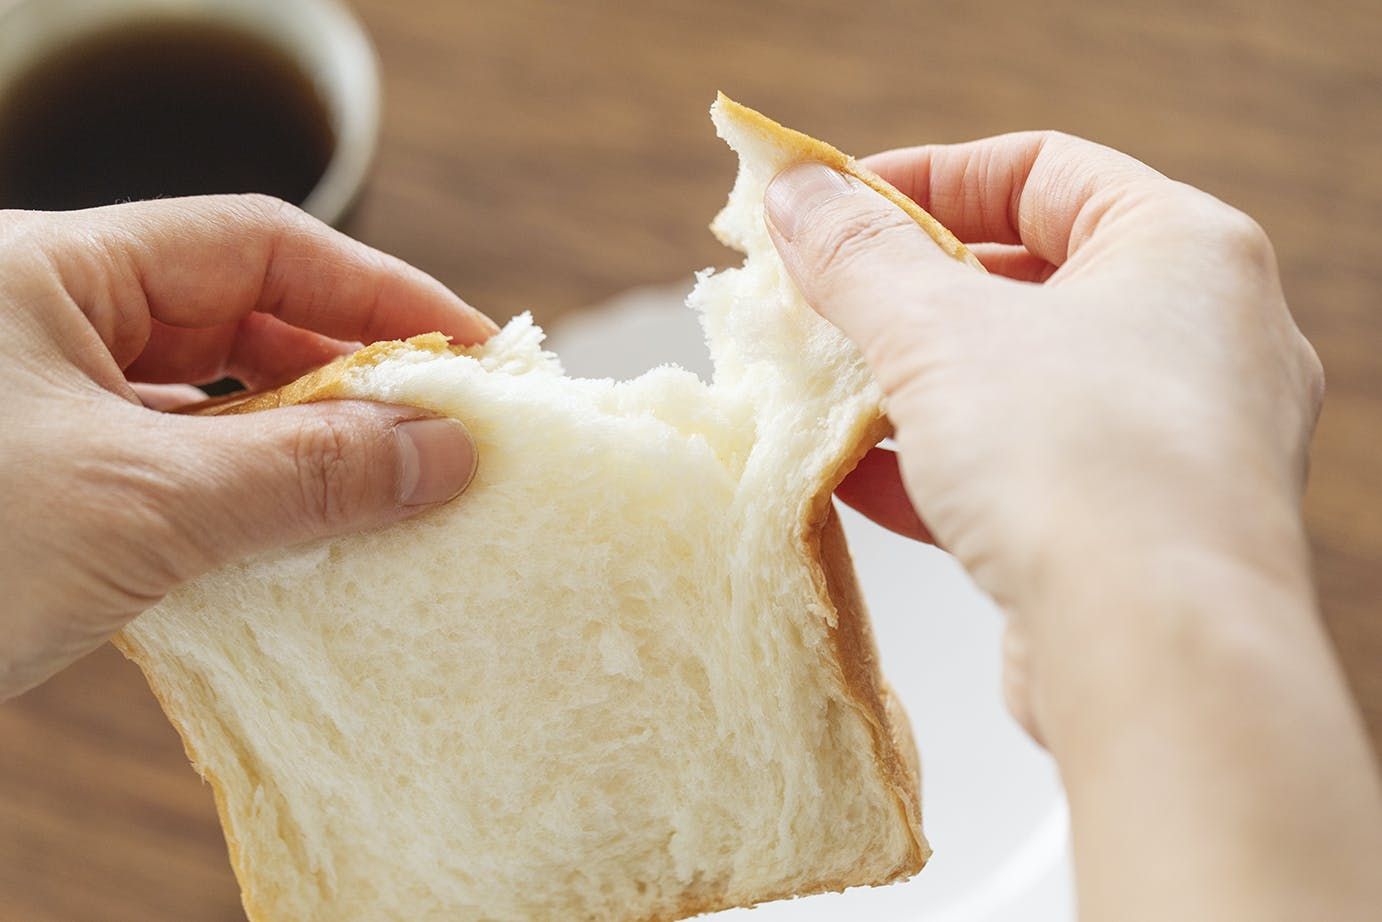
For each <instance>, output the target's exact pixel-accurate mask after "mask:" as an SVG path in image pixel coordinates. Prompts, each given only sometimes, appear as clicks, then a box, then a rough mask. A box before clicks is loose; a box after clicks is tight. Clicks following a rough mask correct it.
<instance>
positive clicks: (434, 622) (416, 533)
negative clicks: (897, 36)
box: [120, 97, 967, 922]
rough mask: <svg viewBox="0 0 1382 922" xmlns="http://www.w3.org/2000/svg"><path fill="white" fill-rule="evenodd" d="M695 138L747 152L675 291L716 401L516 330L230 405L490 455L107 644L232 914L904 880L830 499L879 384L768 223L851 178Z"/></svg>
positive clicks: (182, 597)
mask: <svg viewBox="0 0 1382 922" xmlns="http://www.w3.org/2000/svg"><path fill="white" fill-rule="evenodd" d="M712 117H713V118H714V121H715V125H716V128H717V130H718V131H719V133H720V135H721V136H722V137H724V138H725V140H726V141H727V142H728V143H729V144H730V146H731V147H732V148H734V149H735V150H736V151H737V152H738V153H739V154H740V157H741V167H740V173H739V177H738V180H737V182H736V185H735V188H734V191H733V194H732V195H731V197H730V201H729V204H728V206H727V207H726V209H725V210H724V212H723V213H721V215H720V216H719V217H718V218H717V219H716V222H715V225H714V227H715V229H716V232H717V233H718V234H719V235H720V236H721V237H722V239H724V240H726V242H728V243H730V244H732V245H733V246H735V247H737V248H739V249H741V250H742V251H744V252H745V253H746V256H747V258H746V260H745V262H744V264H743V266H742V267H740V268H737V269H730V270H726V271H723V272H718V273H711V272H708V271H707V272H704V273H701V274H700V276H699V282H698V285H697V287H696V290H695V291H694V292H693V294H692V295H691V297H690V303H691V305H692V307H694V308H695V309H696V310H698V311H699V312H700V314H701V317H702V319H703V325H704V328H705V331H706V335H707V339H708V341H709V344H710V347H711V351H712V354H713V356H714V360H715V369H716V370H715V377H714V380H713V382H711V383H709V384H707V383H703V382H702V381H700V380H699V379H697V378H696V377H695V376H694V375H691V374H689V373H687V372H685V371H682V370H680V369H677V368H673V367H663V368H658V369H655V370H653V371H651V372H648V373H647V374H645V375H643V376H642V377H640V378H638V379H635V380H633V381H627V382H618V383H616V382H612V381H608V380H581V379H571V378H568V377H566V376H565V375H564V374H563V373H562V369H561V366H560V363H559V361H558V359H557V358H556V357H555V356H554V355H552V354H551V353H548V352H545V351H544V350H543V349H542V334H541V331H540V330H538V329H537V328H536V327H535V326H534V325H533V324H532V322H531V320H530V319H529V318H528V317H527V316H521V317H518V318H516V319H514V320H513V321H511V322H510V323H509V324H508V325H507V326H506V327H505V328H504V329H503V331H502V332H500V333H499V334H498V335H496V336H495V337H494V338H493V339H492V340H490V341H489V342H488V343H486V344H485V345H483V346H480V347H477V348H474V349H470V350H462V349H455V348H452V347H450V346H448V344H447V343H446V341H445V339H444V338H443V337H441V336H439V335H435V334H433V335H431V336H424V337H417V338H415V339H413V340H410V341H408V342H406V343H383V344H377V345H375V346H371V347H368V348H367V349H365V350H363V351H362V352H361V353H357V354H356V355H355V356H352V357H350V358H348V359H345V360H342V361H340V362H337V363H333V365H332V366H328V367H327V368H326V369H323V370H321V371H319V372H317V373H314V374H313V375H310V376H308V377H307V378H305V379H303V380H302V381H299V382H296V383H295V384H293V385H290V386H289V387H287V388H284V389H282V390H281V391H279V392H276V393H275V394H273V395H263V396H261V397H258V398H255V399H254V400H251V401H248V402H245V403H242V404H240V405H239V406H234V405H231V406H226V407H221V408H220V411H230V412H241V411H245V410H253V409H257V408H262V407H269V406H275V405H279V404H286V403H295V402H302V401H305V400H314V399H324V398H329V397H361V398H370V399H377V400H384V401H388V402H392V403H403V404H411V405H415V406H419V407H425V408H428V409H430V410H433V411H435V412H437V413H441V414H446V415H450V416H453V417H455V418H457V419H460V420H463V421H464V422H465V424H466V426H467V427H468V428H469V429H470V431H471V433H472V435H473V436H474V438H475V441H476V443H477V446H478V448H479V455H480V459H481V460H480V466H479V469H478V471H477V473H476V476H475V479H474V481H473V482H472V484H471V486H470V489H469V491H468V492H467V493H466V494H465V496H464V497H463V498H461V499H460V500H458V501H456V502H454V503H451V504H449V505H447V506H445V507H443V508H440V509H437V510H435V511H433V512H430V513H428V514H425V515H422V516H420V517H418V518H415V519H412V520H409V521H407V522H404V523H401V524H399V525H395V526H392V527H390V528H388V529H384V530H379V531H375V532H371V533H366V534H360V535H355V536H352V537H346V538H338V539H332V540H327V541H320V542H316V543H312V544H308V545H305V546H301V547H298V548H295V549H291V550H287V551H280V552H276V553H272V554H268V555H264V556H261V557H260V558H258V559H255V560H251V561H249V562H247V563H244V564H241V565H237V566H231V567H227V568H224V569H222V570H220V571H217V572H214V573H211V574H209V575H207V576H205V577H203V578H201V579H199V580H197V581H195V582H194V583H192V584H190V585H187V586H184V587H181V588H180V589H178V590H176V591H175V592H174V593H172V594H171V595H169V596H168V598H167V599H166V600H165V601H164V602H163V603H162V604H160V605H159V606H158V607H157V608H155V609H153V610H151V611H149V612H147V613H146V614H144V615H143V616H141V617H140V618H139V619H138V620H137V621H136V622H135V623H134V624H132V625H131V626H130V627H129V628H128V629H127V630H126V631H125V632H124V634H123V636H122V637H121V638H120V643H121V645H122V648H123V649H125V650H126V652H127V653H129V654H130V655H131V656H132V658H134V659H135V660H136V661H137V662H138V663H139V664H140V666H141V667H142V668H143V669H144V671H145V673H146V675H147V676H148V678H149V681H150V684H151V685H152V687H153V688H154V690H155V692H156V693H157V694H158V696H159V698H160V700H161V701H162V703H163V705H164V707H165V709H166V710H167V712H168V714H169V717H170V718H171V719H172V721H173V723H174V725H175V726H177V728H178V729H179V731H180V732H181V734H182V736H183V739H184V741H185V743H186V745H187V749H188V753H189V755H190V756H191V757H192V759H193V762H194V764H195V765H196V766H197V768H198V770H199V771H201V772H202V773H203V775H204V776H205V777H206V778H207V779H208V780H209V781H210V782H211V783H212V785H213V788H214V791H215V794H216V799H217V805H218V808H219V809H220V812H221V818H222V822H223V825H224V826H225V830H226V836H227V841H228V843H229V845H230V850H231V856H232V862H233V863H234V866H235V870H236V873H237V876H238V877H239V880H240V883H241V886H242V888H243V895H244V902H245V907H246V910H247V912H248V913H249V915H250V917H251V918H252V919H254V920H255V922H328V920H332V922H335V920H400V922H401V920H418V922H425V920H529V919H541V920H546V919H551V920H612V922H634V920H669V919H676V918H681V917H683V916H686V915H691V914H695V913H699V912H707V911H711V910H715V909H721V908H726V907H731V906H739V905H750V904H753V903H756V902H760V901H763V900H765V899H772V898H778V897H784V896H790V895H794V894H801V893H809V892H814V891H819V890H823V889H840V888H843V887H846V886H852V885H858V884H877V883H885V882H888V881H891V880H896V879H899V878H902V877H905V876H908V875H910V874H912V873H914V872H915V871H917V870H918V869H919V868H920V867H921V865H922V864H923V863H924V861H925V859H926V857H927V855H928V854H929V849H928V848H927V846H926V843H925V840H924V838H923V837H922V835H921V827H920V807H919V801H918V792H917V786H918V780H917V774H916V767H915V765H916V762H915V752H914V750H912V749H911V746H912V744H911V741H910V735H909V732H908V730H907V727H906V725H905V724H906V720H905V717H904V716H903V715H902V714H901V710H900V708H898V707H897V705H896V701H895V700H892V699H890V696H889V693H888V692H887V690H886V688H885V687H884V686H883V684H882V679H881V677H880V676H879V674H878V669H877V665H876V656H875V651H874V648H873V642H872V639H871V637H870V636H869V632H868V623H867V618H866V615H865V614H864V612H863V608H862V602H861V601H860V599H859V596H858V592H857V587H855V585H854V577H853V570H852V567H851V565H850V563H849V559H848V553H847V551H846V550H845V548H844V542H843V535H842V534H841V533H840V531H839V524H838V522H837V521H836V520H835V518H834V512H833V509H832V507H831V505H830V493H831V490H832V489H833V488H834V486H835V485H836V484H837V483H838V481H839V479H840V478H841V477H842V476H843V475H844V473H845V472H846V471H847V470H848V469H849V468H850V467H852V466H853V464H854V463H855V462H856V461H857V460H858V458H859V456H860V455H861V454H862V452H863V451H865V450H867V448H868V447H869V446H870V445H872V444H873V443H874V442H875V441H876V440H877V439H878V438H879V437H880V436H881V434H882V433H883V432H884V431H885V430H886V422H885V421H884V419H883V416H882V412H881V394H880V392H879V389H878V386H877V384H876V383H875V382H874V381H873V379H872V377H871V376H870V375H869V373H868V372H867V370H866V369H865V368H864V366H863V364H862V362H861V360H860V357H859V355H858V353H857V351H856V350H855V349H854V348H853V347H852V346H851V345H850V344H849V343H848V342H847V341H845V340H844V339H843V338H842V337H841V336H840V335H839V333H838V332H837V331H836V330H835V329H834V328H833V327H831V326H830V325H829V324H827V323H825V322H824V321H823V320H821V319H820V318H819V317H818V316H817V315H816V314H815V313H814V312H812V311H811V310H810V309H809V308H808V307H807V306H806V305H805V304H804V303H803V302H802V300H801V298H800V295H799V294H798V293H797V291H796V289H795V287H794V286H793V285H792V283H791V282H790V281H789V279H788V278H787V276H786V275H785V272H784V269H783V267H782V264H781V262H780V261H779V260H778V257H777V255H776V253H775V251H774V250H773V248H772V245H771V242H770V241H769V240H768V238H767V234H766V232H765V230H764V224H763V213H762V200H763V189H764V187H765V185H766V183H767V182H768V181H769V179H770V178H771V177H772V176H773V175H774V174H775V173H776V172H777V171H778V170H779V169H781V168H782V167H784V166H786V165H788V164H789V163H791V162H794V161H795V160H800V159H808V158H813V159H825V160H827V162H831V161H830V160H829V159H828V158H827V157H826V156H824V154H830V155H832V156H836V157H839V158H843V156H844V155H841V154H839V153H838V151H834V149H833V148H829V147H827V146H825V145H822V144H820V143H819V142H815V141H812V140H811V139H809V138H806V137H805V136H804V135H798V134H796V133H795V132H790V131H788V130H787V129H784V128H782V127H781V126H778V125H776V124H775V123H773V122H770V121H769V120H767V119H765V118H763V117H762V116H760V115H758V114H757V113H754V112H752V111H751V110H747V109H744V108H743V107H741V106H738V105H737V104H735V103H732V102H730V101H729V100H727V99H724V98H723V97H722V98H721V99H720V100H719V101H717V103H716V105H715V107H714V108H713V109H712ZM840 162H844V161H843V160H842V161H840ZM836 165H838V164H836ZM880 182H881V181H880ZM932 223H934V222H932ZM923 226H925V224H924V223H923ZM937 226H938V225H937ZM928 230H930V228H928ZM942 233H943V232H942ZM934 235H935V232H934V231H933V236H934ZM945 237H946V238H948V234H947V235H945ZM948 239H949V240H950V241H953V238H948ZM938 242H941V244H942V246H946V245H947V244H946V241H945V240H943V239H939V238H938ZM954 246H955V247H959V244H958V243H955V244H954ZM952 255H956V258H960V259H964V258H965V257H966V255H967V254H965V253H964V252H963V248H962V247H960V248H959V250H958V251H954V250H952Z"/></svg>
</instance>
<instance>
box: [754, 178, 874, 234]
mask: <svg viewBox="0 0 1382 922" xmlns="http://www.w3.org/2000/svg"><path fill="white" fill-rule="evenodd" d="M853 191H854V186H853V185H852V184H851V183H850V181H849V180H848V179H846V178H845V177H844V175H843V174H841V173H838V172H836V171H835V170H832V169H831V168H830V167H828V166H826V165H825V164H823V163H798V164H794V165H793V166H789V167H787V169H785V170H783V171H782V172H781V173H778V174H777V175H776V176H774V177H773V181H772V182H770V183H768V190H767V193H766V194H765V195H764V198H763V208H764V211H765V212H766V214H767V216H768V220H769V221H770V222H772V225H773V227H775V228H776V229H777V232H778V233H779V234H781V235H782V236H783V237H785V238H786V239H788V240H791V239H793V238H795V237H796V235H797V233H798V232H799V231H800V230H801V229H802V227H803V226H804V223H805V221H806V219H807V218H808V217H809V216H810V215H811V213H812V212H814V211H815V210H816V209H817V208H819V207H820V206H821V205H823V204H825V203H826V202H828V201H830V200H831V199H833V198H836V197H838V196H841V195H848V194H849V193H851V192H853Z"/></svg>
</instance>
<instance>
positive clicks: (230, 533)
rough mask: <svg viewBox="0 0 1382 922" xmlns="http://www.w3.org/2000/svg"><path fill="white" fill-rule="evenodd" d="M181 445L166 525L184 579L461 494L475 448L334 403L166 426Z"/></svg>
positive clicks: (453, 427) (410, 419)
mask: <svg viewBox="0 0 1382 922" xmlns="http://www.w3.org/2000/svg"><path fill="white" fill-rule="evenodd" d="M160 422H161V423H163V424H165V425H166V426H167V427H168V429H169V430H170V431H169V432H168V433H167V435H168V436H170V437H171V439H170V441H171V442H172V444H173V445H175V446H177V447H176V448H175V449H174V451H175V455H174V457H173V458H172V459H171V465H170V466H171V467H172V468H173V469H172V470H171V471H169V477H168V483H169V485H170V487H171V489H169V490H168V491H167V492H168V493H169V495H168V496H165V497H163V498H162V499H161V505H162V506H163V507H164V508H163V509H162V510H161V512H162V513H163V515H162V516H161V518H163V519H164V520H166V521H168V522H169V523H170V524H171V525H172V526H173V527H172V528H171V534H170V536H169V537H170V546H169V547H168V548H164V549H160V550H162V551H163V554H164V555H166V556H167V557H168V559H170V562H171V564H172V565H171V567H170V571H171V573H172V574H173V575H174V576H175V577H176V578H178V579H186V578H188V577H190V576H193V575H196V574H197V573H199V572H202V571H204V570H206V569H210V568H212V567H215V566H218V565H220V564H223V563H227V562H230V561H232V560H236V559H239V558H241V557H244V556H247V555H249V554H253V553H256V552H258V551H262V550H266V549H269V548H273V547H279V546H283V545H289V544H293V543H297V542H300V541H304V540H308V539H311V538H319V537H324V536H328V535H335V534H342V533H346V532H352V531H359V530H362V529H367V528H373V527H377V526H380V525H385V524H388V523H390V522H393V521H397V520H398V519H401V518H404V517H406V516H408V515H412V514H415V513H417V512H420V511H423V510H426V509H429V508H432V507H434V506H436V505H438V504H440V503H444V502H446V501H447V500H450V499H452V498H454V497H455V496H457V495H458V494H459V493H461V491H463V490H464V489H465V488H466V487H467V486H468V485H469V483H470V479H471V477H472V476H473V475H474V473H475V467H476V453H475V445H474V442H472V441H471V438H470V435H469V433H467V431H466V429H465V427H464V426H463V425H461V423H459V422H457V421H456V420H454V419H448V418H437V417H429V416H425V415H423V411H421V410H418V409H416V408H412V407H398V406H388V405H383V404H374V403H366V402H361V401H327V402H323V403H315V404H305V405H302V406H295V407H284V408H281V409H276V410H267V411H263V412H258V413H248V414H244V415H239V416H207V417H195V416H163V417H160Z"/></svg>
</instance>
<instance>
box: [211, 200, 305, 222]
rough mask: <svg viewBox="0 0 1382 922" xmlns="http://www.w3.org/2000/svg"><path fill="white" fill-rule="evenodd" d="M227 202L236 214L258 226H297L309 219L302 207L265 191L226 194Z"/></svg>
mask: <svg viewBox="0 0 1382 922" xmlns="http://www.w3.org/2000/svg"><path fill="white" fill-rule="evenodd" d="M226 204H227V206H228V207H229V209H230V210H231V212H232V213H233V214H234V215H236V216H237V217H241V218H243V219H244V220H246V221H247V222H248V223H250V224H252V225H256V226H263V227H271V228H278V227H295V226H297V225H298V224H301V223H302V222H303V221H305V220H306V219H307V213H306V212H304V211H303V210H302V209H301V208H298V207H297V206H296V205H294V204H292V203H291V202H286V201H284V200H283V199H281V198H278V197H277V196H273V195H268V194H267V193H264V192H245V193H240V194H237V195H230V196H226Z"/></svg>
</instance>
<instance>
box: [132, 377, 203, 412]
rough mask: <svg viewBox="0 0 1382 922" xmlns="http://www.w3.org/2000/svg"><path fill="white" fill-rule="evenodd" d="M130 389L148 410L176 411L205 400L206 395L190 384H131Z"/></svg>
mask: <svg viewBox="0 0 1382 922" xmlns="http://www.w3.org/2000/svg"><path fill="white" fill-rule="evenodd" d="M130 387H131V388H133V390H134V393H135V395H136V396H138V397H139V402H140V403H142V404H144V406H146V407H148V408H149V409H150V410H163V411H166V410H176V409H177V408H178V407H185V406H187V405H188V404H193V403H200V402H202V401H203V400H205V399H206V394H204V393H202V392H201V391H199V390H197V389H196V388H195V387H193V386H192V385H190V384H131V385H130Z"/></svg>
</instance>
